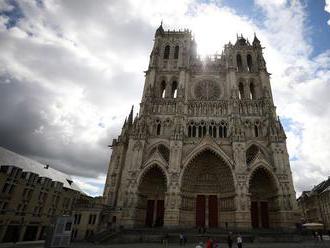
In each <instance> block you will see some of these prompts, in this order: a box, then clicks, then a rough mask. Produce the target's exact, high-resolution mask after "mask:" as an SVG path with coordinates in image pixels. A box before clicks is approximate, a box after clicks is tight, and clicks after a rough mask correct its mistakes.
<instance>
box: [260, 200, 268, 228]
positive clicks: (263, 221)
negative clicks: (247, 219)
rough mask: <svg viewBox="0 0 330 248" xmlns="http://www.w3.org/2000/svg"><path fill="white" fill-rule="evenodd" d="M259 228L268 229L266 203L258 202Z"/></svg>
mask: <svg viewBox="0 0 330 248" xmlns="http://www.w3.org/2000/svg"><path fill="white" fill-rule="evenodd" d="M260 210H261V211H260V212H261V227H262V228H269V215H268V202H260Z"/></svg>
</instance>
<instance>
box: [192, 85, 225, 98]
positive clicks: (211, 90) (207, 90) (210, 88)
mask: <svg viewBox="0 0 330 248" xmlns="http://www.w3.org/2000/svg"><path fill="white" fill-rule="evenodd" d="M194 94H195V97H196V98H197V99H201V100H216V99H218V98H219V96H220V87H219V85H218V84H217V83H215V82H214V81H209V80H205V81H201V82H199V83H197V85H196V86H195V89H194Z"/></svg>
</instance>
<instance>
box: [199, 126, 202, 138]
mask: <svg viewBox="0 0 330 248" xmlns="http://www.w3.org/2000/svg"><path fill="white" fill-rule="evenodd" d="M202 135H203V132H202V126H198V137H199V138H201V137H202Z"/></svg>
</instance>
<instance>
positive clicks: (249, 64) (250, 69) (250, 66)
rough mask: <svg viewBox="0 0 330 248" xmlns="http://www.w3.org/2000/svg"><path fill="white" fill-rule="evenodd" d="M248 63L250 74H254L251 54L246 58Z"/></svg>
mask: <svg viewBox="0 0 330 248" xmlns="http://www.w3.org/2000/svg"><path fill="white" fill-rule="evenodd" d="M246 62H247V66H248V70H249V72H252V71H253V61H252V56H251V54H248V55H247V56H246Z"/></svg>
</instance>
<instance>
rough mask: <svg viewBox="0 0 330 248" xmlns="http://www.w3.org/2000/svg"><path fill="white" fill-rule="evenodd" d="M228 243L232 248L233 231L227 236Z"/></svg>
mask: <svg viewBox="0 0 330 248" xmlns="http://www.w3.org/2000/svg"><path fill="white" fill-rule="evenodd" d="M227 244H228V247H229V248H232V246H233V236H232V234H231V232H230V233H229V234H228V236H227Z"/></svg>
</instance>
